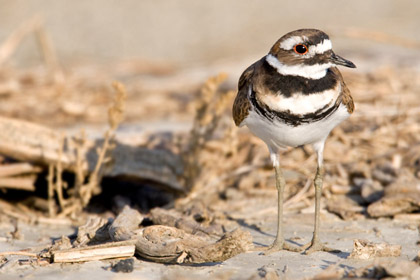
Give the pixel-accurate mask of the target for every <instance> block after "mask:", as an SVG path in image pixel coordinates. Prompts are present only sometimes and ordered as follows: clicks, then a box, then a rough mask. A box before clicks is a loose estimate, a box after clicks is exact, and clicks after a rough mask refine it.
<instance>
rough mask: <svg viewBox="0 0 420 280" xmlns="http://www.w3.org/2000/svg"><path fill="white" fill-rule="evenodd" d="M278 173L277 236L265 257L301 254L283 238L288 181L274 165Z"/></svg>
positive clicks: (299, 249)
mask: <svg viewBox="0 0 420 280" xmlns="http://www.w3.org/2000/svg"><path fill="white" fill-rule="evenodd" d="M274 169H275V171H276V187H277V235H276V239H275V240H274V242H273V244H271V246H270V247H269V248H268V249H267V250H266V251H265V252H264V254H265V255H268V254H271V253H273V252H276V251H280V250H288V251H292V252H300V251H302V249H301V248H299V247H295V246H292V245H290V244H288V243H286V242H285V241H284V237H283V222H282V220H283V193H284V187H285V185H286V181H285V180H284V177H283V172H282V170H281V168H280V166H279V165H278V164H275V163H274Z"/></svg>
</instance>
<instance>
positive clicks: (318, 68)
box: [265, 54, 333, 80]
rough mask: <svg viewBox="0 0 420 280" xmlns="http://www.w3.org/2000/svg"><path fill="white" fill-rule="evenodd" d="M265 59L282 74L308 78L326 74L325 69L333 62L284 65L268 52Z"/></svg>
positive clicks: (314, 78) (318, 77)
mask: <svg viewBox="0 0 420 280" xmlns="http://www.w3.org/2000/svg"><path fill="white" fill-rule="evenodd" d="M265 60H266V61H267V62H268V64H270V65H271V66H272V67H274V68H275V69H276V70H277V72H278V73H280V74H282V75H290V76H300V77H304V78H308V79H313V80H318V79H321V78H323V77H325V75H326V74H327V69H328V68H330V67H331V66H332V65H333V64H331V63H326V64H314V65H302V64H301V65H286V64H283V63H281V62H280V61H279V60H278V59H277V58H276V57H275V56H274V55H272V54H268V55H267V56H266V57H265Z"/></svg>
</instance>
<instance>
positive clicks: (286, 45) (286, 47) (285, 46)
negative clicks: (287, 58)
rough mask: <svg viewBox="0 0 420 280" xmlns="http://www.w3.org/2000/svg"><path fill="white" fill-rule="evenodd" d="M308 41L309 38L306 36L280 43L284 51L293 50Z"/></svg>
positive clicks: (291, 38) (295, 37) (293, 37)
mask: <svg viewBox="0 0 420 280" xmlns="http://www.w3.org/2000/svg"><path fill="white" fill-rule="evenodd" d="M307 40H308V37H306V36H292V37H290V38H287V39H286V40H284V41H283V42H281V43H280V48H282V49H283V50H286V51H288V50H291V49H293V47H294V46H295V45H297V44H299V43H303V42H305V41H307Z"/></svg>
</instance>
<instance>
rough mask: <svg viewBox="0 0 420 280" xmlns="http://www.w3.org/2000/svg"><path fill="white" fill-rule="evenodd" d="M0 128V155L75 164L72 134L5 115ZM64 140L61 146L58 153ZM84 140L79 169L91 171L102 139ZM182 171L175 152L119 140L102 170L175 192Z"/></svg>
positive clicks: (67, 166) (179, 188) (71, 166)
mask: <svg viewBox="0 0 420 280" xmlns="http://www.w3.org/2000/svg"><path fill="white" fill-rule="evenodd" d="M0 131H1V132H2V133H1V134H0V154H2V155H5V156H8V157H10V158H13V159H16V160H20V161H27V162H32V163H34V164H39V165H42V166H48V165H50V164H57V162H60V163H61V165H62V166H63V168H64V169H65V170H71V171H74V168H75V166H76V164H77V163H76V161H77V158H76V150H75V140H76V139H75V138H74V137H63V133H61V132H59V131H56V130H53V129H50V128H47V127H44V126H41V125H38V124H34V123H31V122H27V121H21V120H17V119H12V118H5V117H0ZM63 142H64V147H63V150H62V152H60V150H61V147H62V144H63ZM85 142H86V143H85V146H84V149H83V150H84V152H85V154H84V155H82V157H83V158H85V159H87V161H85V162H82V163H81V164H82V169H83V171H85V172H93V171H94V168H95V165H96V162H97V158H98V155H97V152H96V151H97V148H98V147H100V146H101V145H102V141H100V140H98V141H91V140H86V141H85ZM78 164H80V163H78ZM0 171H1V170H0ZM181 174H182V161H181V159H180V157H178V156H177V155H174V154H172V153H170V152H168V151H165V150H152V149H147V148H139V147H131V146H127V145H124V144H121V143H118V142H117V143H116V146H115V149H114V150H113V154H112V162H111V163H110V164H108V165H107V168H104V170H103V175H104V176H112V177H116V176H121V177H126V178H129V179H133V180H142V181H153V182H154V183H155V185H160V186H163V187H166V188H168V189H170V190H171V191H175V192H182V191H183V188H182V186H181V185H180V184H179V182H178V179H177V178H178V176H180V175H181Z"/></svg>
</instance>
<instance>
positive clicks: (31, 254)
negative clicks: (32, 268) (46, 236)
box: [0, 251, 38, 258]
mask: <svg viewBox="0 0 420 280" xmlns="http://www.w3.org/2000/svg"><path fill="white" fill-rule="evenodd" d="M10 255H16V256H28V257H33V258H37V257H38V254H36V253H30V252H22V251H8V252H0V256H10Z"/></svg>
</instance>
